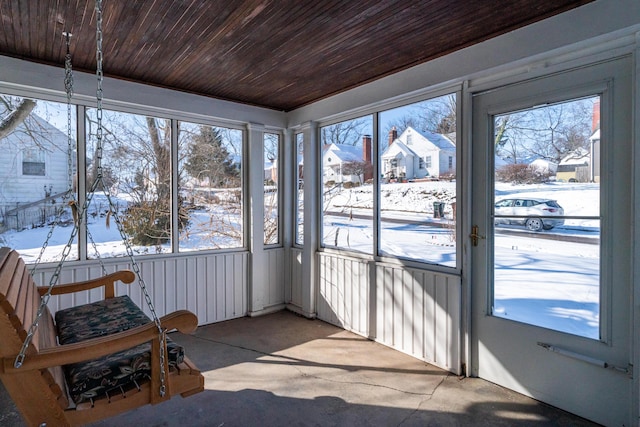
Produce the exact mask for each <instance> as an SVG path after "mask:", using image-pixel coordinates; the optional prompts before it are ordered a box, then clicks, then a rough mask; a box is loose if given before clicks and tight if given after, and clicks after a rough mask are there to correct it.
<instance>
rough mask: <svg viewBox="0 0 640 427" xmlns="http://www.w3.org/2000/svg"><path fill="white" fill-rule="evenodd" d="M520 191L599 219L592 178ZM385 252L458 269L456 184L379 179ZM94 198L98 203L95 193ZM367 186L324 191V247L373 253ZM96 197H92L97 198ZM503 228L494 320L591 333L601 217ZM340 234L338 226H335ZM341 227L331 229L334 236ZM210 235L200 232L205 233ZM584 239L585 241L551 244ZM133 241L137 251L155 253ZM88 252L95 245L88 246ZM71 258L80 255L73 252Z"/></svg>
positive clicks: (14, 237) (52, 248)
mask: <svg viewBox="0 0 640 427" xmlns="http://www.w3.org/2000/svg"><path fill="white" fill-rule="evenodd" d="M518 194H529V195H533V196H535V197H549V198H552V199H555V200H557V201H558V203H559V204H560V205H561V206H562V207H563V208H564V210H565V215H567V216H598V215H599V212H600V210H599V186H598V184H580V183H550V184H540V185H521V186H512V185H508V184H499V185H498V186H497V189H496V199H500V198H503V197H507V196H514V195H518ZM380 199H381V210H382V215H383V221H382V229H381V241H382V245H381V250H382V251H383V252H384V253H385V254H386V255H388V256H396V257H401V258H410V259H418V260H422V261H425V262H427V263H432V264H441V265H444V266H450V267H455V266H456V264H457V262H458V260H457V259H456V239H455V232H454V231H455V227H454V222H453V217H452V202H454V201H455V183H449V182H424V183H405V184H385V185H383V187H382V189H381V197H380ZM96 200H97V203H99V201H100V199H99V198H98V197H96ZM372 200H373V199H372V196H371V186H363V187H357V188H353V189H341V191H333V192H332V193H331V194H327V195H326V197H325V205H324V206H323V210H324V212H325V214H324V215H323V226H324V230H323V242H324V243H325V244H327V245H329V246H338V247H341V248H344V249H350V250H355V251H361V252H365V253H371V252H372V248H373V238H374V235H373V227H372V220H371V219H370V218H367V217H370V216H371V208H372ZM436 201H437V202H443V203H445V207H444V213H445V217H444V218H433V202H436ZM94 203H96V202H94ZM89 224H90V231H91V233H92V236H93V238H94V240H95V241H96V242H98V243H97V247H98V250H99V252H100V255H101V257H103V258H106V257H112V256H123V255H124V253H125V252H124V245H123V243H122V241H121V239H120V234H119V232H118V230H117V228H116V227H115V225H113V224H112V225H111V227H110V228H107V227H106V226H105V224H106V222H105V220H104V218H103V217H100V216H96V217H95V218H90V220H89ZM508 229H512V230H519V231H524V227H517V226H509V227H496V229H495V239H494V245H495V255H494V265H495V268H493V269H491V270H492V271H493V274H494V278H495V287H494V295H495V299H494V304H493V312H494V315H496V316H501V317H504V318H507V319H512V320H515V321H520V322H527V323H531V324H534V325H538V326H542V327H548V328H552V329H556V330H560V331H565V332H568V333H572V334H577V335H581V336H585V337H590V338H594V339H597V338H598V337H599V323H598V317H599V311H600V286H599V283H600V271H599V270H600V267H599V265H600V263H599V259H600V246H599V221H598V220H597V219H568V220H566V221H565V225H564V226H562V227H556V228H555V229H553V230H550V231H543V232H541V233H522V234H519V235H509V234H505V233H504V231H505V230H508ZM337 230H339V231H337ZM70 231H71V227H70V226H65V227H57V228H56V229H55V230H54V233H53V235H52V237H51V239H50V240H49V246H48V247H47V251H46V253H45V255H44V257H43V261H52V260H55V259H56V257H58V256H59V254H60V253H61V251H62V248H63V246H64V245H65V243H66V242H67V241H68V239H69V234H70ZM48 232H49V228H47V227H45V228H35V229H31V230H24V231H21V232H15V231H10V232H6V233H4V234H2V235H0V239H3V241H2V242H1V243H2V244H3V245H6V246H10V247H13V248H15V249H17V250H18V251H19V252H20V253H21V254H22V255H23V256H24V258H25V260H26V261H27V262H30V261H31V262H32V261H34V260H35V259H36V258H37V256H38V253H39V252H40V248H41V246H42V243H43V242H44V241H45V239H46V235H47V233H48ZM336 232H337V235H336ZM201 233H206V230H201ZM543 235H547V236H549V235H554V236H555V237H559V238H562V237H567V238H568V237H576V236H577V237H582V238H585V241H584V242H580V243H578V242H571V241H564V240H549V239H543V238H541V237H542V236H543ZM204 238H205V236H204V235H202V236H199V235H198V232H193V233H191V235H190V237H189V239H188V240H185V241H184V242H181V250H184V251H191V250H197V249H198V248H199V245H201V244H202V241H203V239H204ZM156 250H157V249H156V248H154V247H152V248H149V247H137V248H134V252H136V253H140V254H144V253H148V252H149V251H151V252H155V251H156ZM160 250H162V251H163V252H170V248H169V246H168V245H164V246H163V247H161V248H160ZM89 252H90V253H91V249H90V250H89ZM69 258H70V259H74V258H77V252H75V249H74V251H72V253H71V254H70V256H69Z"/></svg>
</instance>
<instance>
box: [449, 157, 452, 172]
mask: <svg viewBox="0 0 640 427" xmlns="http://www.w3.org/2000/svg"><path fill="white" fill-rule="evenodd" d="M452 169H453V156H449V170H452Z"/></svg>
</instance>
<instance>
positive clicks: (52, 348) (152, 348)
mask: <svg viewBox="0 0 640 427" xmlns="http://www.w3.org/2000/svg"><path fill="white" fill-rule="evenodd" d="M134 279H135V275H134V274H133V273H132V272H131V271H120V272H117V273H113V274H109V275H107V276H104V277H102V278H99V279H95V280H90V281H86V282H79V283H72V284H66V285H58V286H55V287H54V288H53V290H52V292H51V294H52V295H60V294H66V293H72V292H79V291H83V290H87V289H93V288H96V287H104V293H105V300H103V301H99V302H96V303H92V304H86V305H83V306H78V307H73V308H70V309H65V310H61V311H59V312H57V313H56V321H55V322H54V319H53V317H52V316H51V313H50V312H49V310H48V308H46V307H45V309H44V312H43V313H42V316H41V318H40V321H39V326H38V329H37V330H36V332H35V334H34V336H33V339H32V340H31V343H30V344H29V346H28V348H27V352H26V358H25V359H24V362H23V365H22V366H21V367H20V368H15V367H14V362H15V359H16V356H17V355H18V354H19V352H20V349H21V347H22V343H23V342H24V339H25V338H26V336H27V330H28V328H29V326H30V325H31V324H32V323H33V320H34V319H35V317H36V314H37V310H38V307H39V306H40V301H41V295H44V294H45V293H46V291H47V288H46V287H37V286H36V285H35V283H34V281H33V278H32V277H31V274H30V273H29V271H28V269H27V267H26V265H25V263H24V261H23V260H22V259H21V258H20V257H19V255H18V253H17V252H15V251H13V250H11V249H10V248H5V247H3V248H0V342H1V343H2V345H1V346H0V359H1V364H0V379H1V380H2V382H3V383H4V385H5V388H6V389H7V392H8V393H9V395H10V396H11V397H12V399H13V401H14V402H15V404H16V406H17V407H18V409H19V410H20V412H21V414H22V416H23V417H24V418H25V420H26V422H27V423H28V425H41V424H42V423H46V424H47V425H48V426H57V425H82V424H87V423H90V422H93V421H97V420H100V419H103V418H107V417H110V416H113V415H116V414H119V413H122V412H125V411H128V410H131V409H134V408H136V407H139V406H142V405H145V404H149V403H151V404H156V403H159V402H162V401H164V400H168V399H170V398H171V397H172V396H174V395H177V394H180V395H182V396H183V397H187V396H190V395H192V394H195V393H198V392H200V391H202V390H204V377H203V376H202V374H201V373H200V371H199V370H198V369H197V368H196V367H195V365H194V364H193V363H192V362H191V361H190V360H189V359H188V358H187V357H186V356H185V355H184V351H183V349H182V347H180V346H179V345H177V344H176V343H174V342H171V341H170V340H169V339H166V340H165V344H164V354H165V358H164V363H165V372H166V380H165V387H166V393H165V395H164V396H161V394H160V384H161V380H160V379H161V374H160V359H161V358H160V340H159V339H158V328H157V326H156V324H155V323H154V322H152V321H151V320H149V318H148V317H147V316H146V315H145V314H144V313H143V312H142V310H140V308H138V307H137V306H136V305H135V304H134V303H133V302H132V301H131V300H130V299H129V298H128V297H126V296H125V297H115V296H114V293H115V292H114V291H115V288H114V283H115V282H116V281H121V282H123V283H131V282H133V280H134ZM160 321H161V324H162V326H163V328H165V329H166V330H173V329H177V330H179V331H180V332H183V333H191V332H193V331H195V329H196V327H197V324H198V320H197V318H196V316H195V315H194V314H193V313H191V312H189V311H186V310H180V311H176V312H174V313H171V314H168V315H166V316H164V317H162V318H161V320H160Z"/></svg>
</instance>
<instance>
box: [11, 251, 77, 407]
mask: <svg viewBox="0 0 640 427" xmlns="http://www.w3.org/2000/svg"><path fill="white" fill-rule="evenodd" d="M39 306H40V294H39V293H38V290H37V287H36V284H35V282H34V281H33V278H32V277H31V274H30V273H29V270H28V269H27V266H26V265H25V263H24V261H22V259H21V258H20V257H19V255H18V253H17V252H15V251H11V250H10V249H8V248H0V341H1V342H2V345H0V356H2V357H8V358H11V357H15V356H17V355H18V353H19V352H20V349H21V347H22V343H23V342H24V340H25V338H26V336H27V330H28V328H29V327H30V326H31V324H32V323H33V320H34V319H35V316H36V315H37V311H38V307H39ZM56 337H57V334H56V330H55V325H54V322H53V317H52V316H51V313H50V312H49V309H48V308H46V307H45V308H44V311H43V313H42V316H41V317H40V321H39V325H38V329H37V330H36V332H35V333H34V336H33V339H32V340H31V343H30V344H29V347H28V349H27V355H28V354H34V353H37V352H38V351H39V350H40V349H44V348H50V347H55V346H57V345H58V344H57V338H56ZM11 377H13V379H14V380H15V382H16V383H17V386H20V387H22V388H23V389H24V388H27V387H33V388H34V389H36V388H38V387H40V391H41V392H45V393H51V394H50V396H49V401H55V402H57V404H58V405H59V406H60V407H61V408H63V409H65V408H67V407H68V403H69V402H68V399H67V393H66V382H65V379H64V374H63V372H62V368H61V367H59V366H57V367H54V368H49V369H42V370H41V371H40V377H38V378H35V379H34V378H29V379H28V382H29V384H27V383H25V381H27V380H26V379H21V378H20V376H19V375H18V374H11ZM7 379H8V380H9V381H11V380H12V378H9V377H8V378H7ZM43 388H44V390H42V389H43ZM33 398H34V399H37V398H38V396H33ZM45 400H46V399H45Z"/></svg>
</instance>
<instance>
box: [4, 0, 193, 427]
mask: <svg viewBox="0 0 640 427" xmlns="http://www.w3.org/2000/svg"><path fill="white" fill-rule="evenodd" d="M96 22H97V30H96V39H97V51H96V59H97V71H96V74H97V77H98V89H97V105H98V108H97V111H98V126H97V132H96V137H97V150H96V152H97V153H98V154H97V156H96V159H94V160H95V161H96V167H97V176H96V179H95V181H94V182H93V184H92V186H91V189H90V190H89V193H88V195H87V197H86V200H85V202H84V204H83V206H82V207H81V208H80V209H78V210H77V212H76V214H75V215H74V216H75V221H74V227H73V231H72V232H71V236H70V238H69V241H68V243H67V245H66V246H65V248H64V250H63V253H62V257H61V260H60V262H59V263H58V265H57V266H56V269H55V271H54V273H53V275H52V276H51V280H50V282H49V286H37V285H36V284H35V282H34V280H33V277H32V272H30V271H29V270H28V269H27V266H26V264H25V263H24V261H23V260H22V259H21V258H20V256H19V254H18V253H17V252H16V251H14V250H12V249H10V248H6V247H2V248H0V343H2V345H0V380H2V382H3V383H4V386H5V388H6V389H7V392H8V393H9V395H10V396H11V398H12V399H13V401H14V402H15V404H16V406H17V407H18V409H19V411H20V412H21V414H22V416H23V417H24V419H25V420H26V422H27V423H28V424H29V425H37V426H42V425H48V426H58V425H61V426H66V425H83V424H86V423H90V422H93V421H97V420H100V419H103V418H107V417H111V416H114V415H117V414H119V413H122V412H125V411H128V410H131V409H134V408H137V407H139V406H142V405H146V404H149V403H151V404H156V403H159V402H162V401H165V400H168V399H170V398H171V397H172V396H175V395H177V394H180V395H182V396H183V397H186V396H190V395H192V394H195V393H198V392H200V391H203V390H204V377H203V376H202V374H201V373H200V371H199V370H198V369H197V368H196V367H195V365H194V364H193V363H192V362H191V361H190V360H189V359H188V358H187V357H186V356H185V355H184V350H183V349H182V347H180V346H179V345H177V344H175V343H173V342H172V341H171V340H169V339H168V338H167V337H166V333H167V331H171V330H174V329H175V330H178V331H180V332H183V333H192V332H193V331H195V329H196V327H197V326H198V319H197V317H196V316H195V314H193V313H191V312H189V311H187V310H178V311H176V312H173V313H171V314H168V315H166V316H163V317H162V318H161V319H159V318H158V317H157V315H156V312H155V308H154V307H153V304H152V301H151V297H150V296H149V294H148V292H147V288H146V284H145V282H144V280H143V278H142V277H141V275H140V269H139V267H138V265H137V263H136V261H135V259H134V257H133V251H132V249H131V245H130V243H129V241H128V238H127V236H126V234H125V232H124V228H123V226H122V223H121V221H120V219H119V218H118V215H117V209H115V205H114V203H113V202H112V200H111V197H110V195H109V193H107V192H106V191H105V192H104V195H105V197H106V198H107V200H108V202H109V206H110V209H111V212H112V218H113V219H114V220H115V222H116V224H117V226H118V230H119V231H120V234H121V236H122V239H123V241H124V243H125V246H126V249H127V254H128V256H129V258H130V261H131V266H132V269H133V271H129V270H124V271H119V272H116V273H112V274H106V270H105V268H104V266H102V271H103V274H104V276H103V277H101V278H98V279H94V280H88V281H84V282H78V283H69V284H63V285H58V284H57V282H58V280H59V275H60V271H61V269H62V265H63V263H64V261H65V259H66V257H67V255H68V254H69V252H70V249H71V247H72V245H73V241H74V239H75V237H76V236H77V233H78V230H79V228H80V225H81V223H82V221H83V217H84V216H85V215H86V212H87V208H88V207H89V204H90V203H91V199H92V196H93V193H94V192H95V190H97V189H98V188H103V189H104V185H102V186H100V185H99V184H103V183H102V166H101V156H102V120H101V118H102V78H103V76H102V2H101V0H96ZM65 36H66V37H67V59H66V61H65V69H66V72H67V74H66V77H65V87H66V89H67V101H68V102H67V104H68V107H69V108H68V114H69V115H70V114H71V108H70V105H71V102H70V97H71V93H72V83H71V82H72V78H71V76H70V54H69V36H70V35H69V34H67V33H65ZM69 132H70V131H69ZM69 141H71V134H69ZM69 153H71V150H69ZM69 155H71V154H69ZM70 181H71V179H70ZM68 194H69V195H71V201H70V202H69V204H70V205H71V206H72V207H74V206H76V204H75V200H73V195H72V194H73V190H72V189H71V183H70V189H69V191H68ZM66 200H67V198H66V196H65V202H66ZM57 221H58V220H57V219H56V222H55V223H54V226H55V224H56V223H57ZM51 233H52V232H51V231H50V232H49V235H48V237H47V240H48V239H49V237H50V236H51ZM46 246H47V242H45V244H44V245H43V251H44V248H45V247H46ZM94 247H95V244H94ZM40 256H42V252H41V253H40ZM98 259H100V257H99V254H98ZM39 260H40V257H38V261H36V265H37V263H38V262H39ZM101 265H102V262H101ZM136 277H137V278H138V283H139V285H140V288H141V290H142V293H143V295H144V297H145V300H146V303H147V305H148V307H149V311H150V312H151V315H152V319H150V318H149V317H148V316H147V315H146V314H144V312H143V311H142V310H141V309H140V308H139V307H137V306H136V305H135V304H134V303H133V302H132V301H131V300H130V299H129V297H128V296H126V295H124V296H115V283H116V282H118V281H120V282H122V283H125V284H128V283H132V282H133V281H134V280H135V279H136ZM54 285H55V286H54ZM99 287H102V288H103V289H104V300H102V301H97V302H94V303H91V304H85V305H82V306H78V307H72V308H68V309H64V310H59V311H58V312H56V315H55V320H54V317H53V316H52V315H51V313H50V312H49V309H48V307H47V303H48V301H49V297H50V296H51V295H62V294H68V293H73V292H81V291H86V290H89V289H94V288H99ZM29 325H30V326H29Z"/></svg>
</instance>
